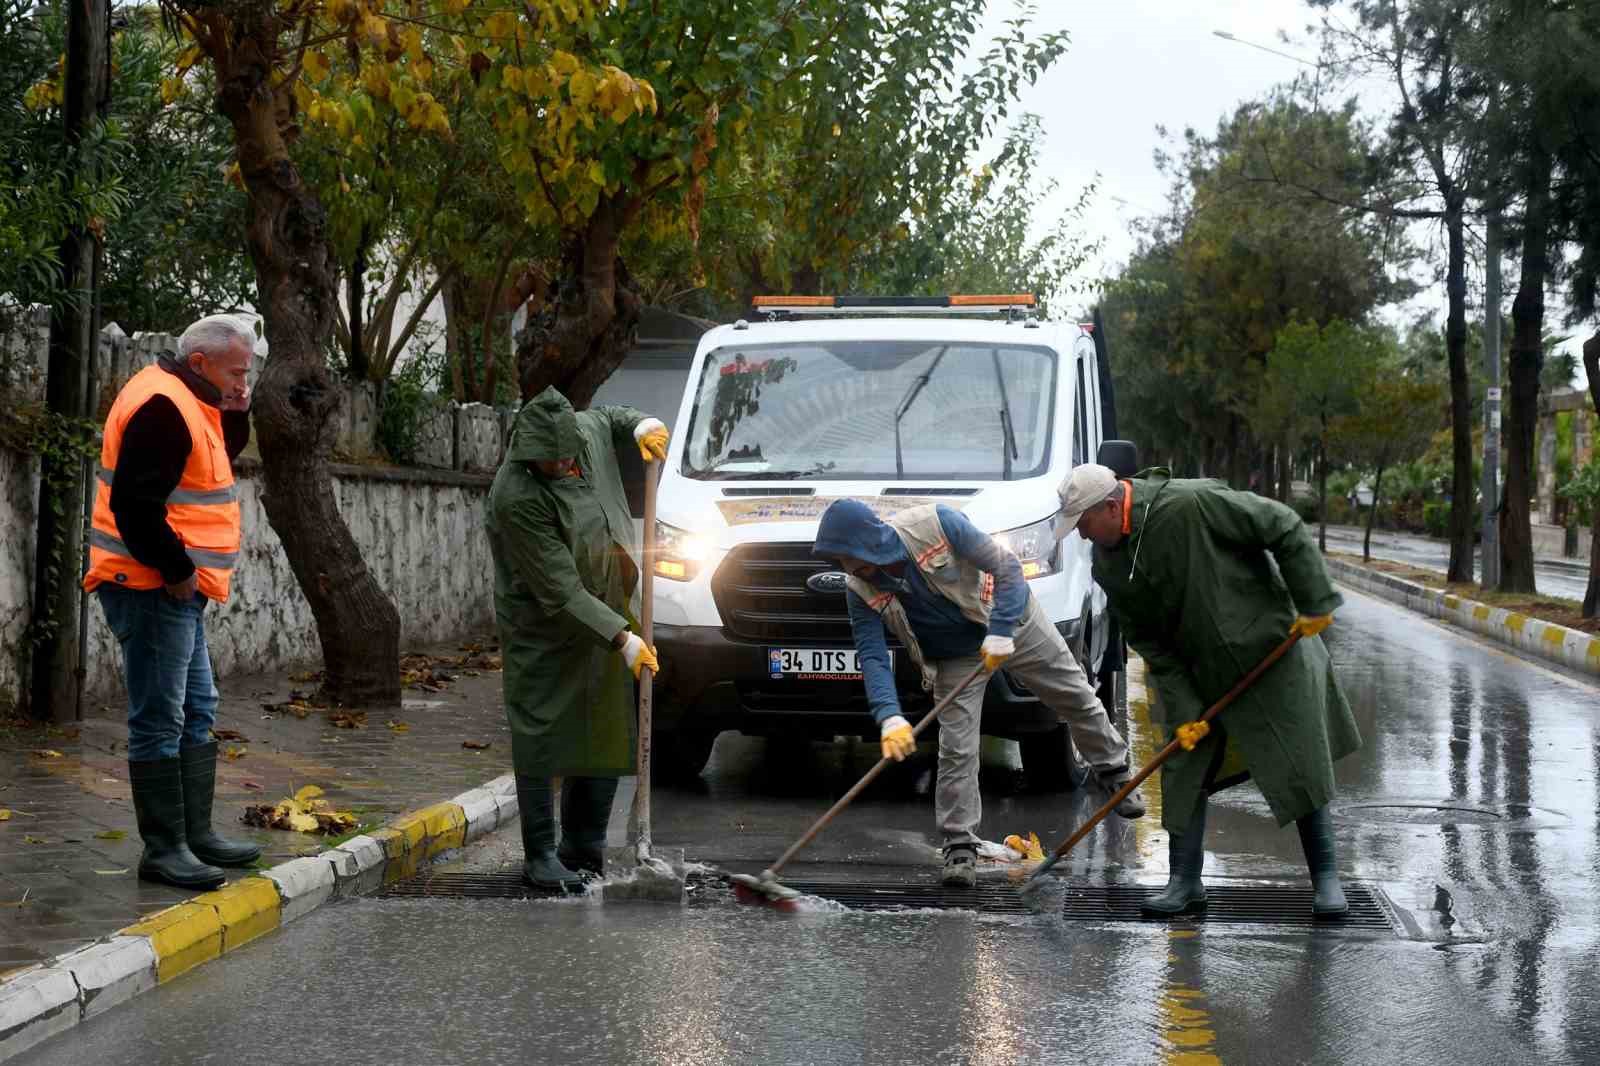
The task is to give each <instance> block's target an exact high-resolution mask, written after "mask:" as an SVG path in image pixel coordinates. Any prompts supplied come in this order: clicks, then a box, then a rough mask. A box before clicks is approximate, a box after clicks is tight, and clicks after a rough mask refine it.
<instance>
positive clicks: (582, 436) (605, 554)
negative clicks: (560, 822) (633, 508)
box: [488, 388, 645, 777]
mask: <svg viewBox="0 0 1600 1066" xmlns="http://www.w3.org/2000/svg"><path fill="white" fill-rule="evenodd" d="M644 418H645V415H643V414H641V413H640V412H638V411H635V410H634V409H632V408H630V407H599V408H595V409H594V410H590V411H583V412H581V413H574V411H573V410H572V405H571V404H570V403H568V402H567V399H566V397H565V396H562V395H561V394H560V393H559V392H557V391H556V390H555V389H553V388H551V389H546V390H545V391H544V392H542V393H540V394H539V395H538V396H536V397H534V398H533V399H532V400H530V401H529V402H528V403H526V404H524V405H523V407H522V410H521V411H520V412H518V414H517V423H516V429H515V432H514V434H513V436H512V438H511V445H510V447H509V448H507V449H506V458H505V462H503V463H501V464H500V470H499V472H498V473H497V474H496V475H495V479H494V487H493V488H492V489H491V490H490V492H489V507H488V526H489V546H490V548H491V550H492V551H493V553H494V585H495V597H494V600H495V616H496V619H497V621H498V622H499V628H500V644H501V647H502V649H503V655H504V661H505V675H504V685H505V703H506V716H507V717H508V718H509V719H510V722H511V753H512V763H513V765H514V766H515V768H516V771H517V773H520V774H532V775H535V776H541V777H555V776H581V777H620V776H623V775H625V774H631V773H633V772H634V737H635V733H636V729H637V713H636V708H635V704H634V687H633V677H632V675H631V674H630V672H629V670H628V666H627V663H625V662H624V661H623V658H622V656H621V655H620V654H618V653H617V652H616V651H615V650H614V649H613V648H612V647H611V640H612V638H614V637H615V636H616V635H617V633H619V632H620V631H621V630H622V629H623V628H625V627H626V626H628V625H629V623H630V618H629V613H628V603H629V600H630V599H631V597H632V595H633V591H634V588H635V587H636V586H637V585H638V582H639V569H638V566H637V565H636V564H635V563H634V561H633V559H632V557H631V556H630V554H629V545H630V544H631V542H632V540H633V520H632V518H631V516H630V515H629V513H628V502H627V498H626V496H625V494H624V492H623V486H622V473H621V470H620V469H619V467H618V463H617V449H618V448H625V447H626V448H633V447H636V444H635V443H634V440H633V427H634V426H636V425H637V424H638V423H639V422H640V421H641V420H642V419H644ZM553 459H576V460H577V461H578V468H579V470H580V474H579V475H578V476H576V477H568V478H561V479H559V480H552V479H548V478H544V477H542V476H540V475H539V474H538V473H537V472H536V471H534V470H533V469H532V468H531V467H529V466H528V464H529V463H530V462H534V461H537V460H553Z"/></svg>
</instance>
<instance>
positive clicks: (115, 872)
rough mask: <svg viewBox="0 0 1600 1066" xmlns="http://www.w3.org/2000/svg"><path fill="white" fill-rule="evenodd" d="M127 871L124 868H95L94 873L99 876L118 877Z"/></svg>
mask: <svg viewBox="0 0 1600 1066" xmlns="http://www.w3.org/2000/svg"><path fill="white" fill-rule="evenodd" d="M127 872H128V871H127V870H125V869H124V870H96V871H95V873H97V874H99V875H100V876H101V877H120V876H122V875H123V874H125V873H127Z"/></svg>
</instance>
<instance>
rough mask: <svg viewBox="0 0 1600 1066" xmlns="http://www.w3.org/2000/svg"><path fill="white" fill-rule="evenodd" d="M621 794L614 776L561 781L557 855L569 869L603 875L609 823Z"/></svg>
mask: <svg viewBox="0 0 1600 1066" xmlns="http://www.w3.org/2000/svg"><path fill="white" fill-rule="evenodd" d="M616 796H617V779H616V778H614V777H569V778H567V779H566V780H564V781H563V782H562V783H561V846H560V847H559V848H557V849H556V857H557V858H559V859H560V860H561V862H562V865H564V866H566V867H567V868H568V869H572V870H577V871H579V872H583V873H592V874H594V875H596V876H601V875H603V874H604V873H605V865H606V826H607V825H608V824H609V823H610V821H611V804H612V801H613V800H615V799H616Z"/></svg>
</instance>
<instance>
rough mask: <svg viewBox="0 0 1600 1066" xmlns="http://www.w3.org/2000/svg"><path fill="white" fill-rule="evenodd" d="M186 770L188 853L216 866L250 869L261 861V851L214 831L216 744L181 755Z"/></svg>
mask: <svg viewBox="0 0 1600 1066" xmlns="http://www.w3.org/2000/svg"><path fill="white" fill-rule="evenodd" d="M178 762H179V763H180V764H181V765H182V766H183V818H184V824H185V826H186V827H187V828H188V831H189V850H190V851H192V852H194V855H195V858H197V859H199V860H200V861H201V862H209V863H210V864H211V865H213V866H249V865H250V864H251V863H253V862H255V861H256V860H257V859H259V858H261V847H260V845H257V844H250V843H247V842H245V841H240V840H229V839H228V838H227V837H225V836H220V835H218V833H217V832H216V830H214V829H212V828H211V799H212V796H213V795H214V794H215V792H216V788H217V742H216V741H214V740H213V741H212V742H211V743H209V744H196V745H195V746H194V747H192V748H181V749H179V751H178Z"/></svg>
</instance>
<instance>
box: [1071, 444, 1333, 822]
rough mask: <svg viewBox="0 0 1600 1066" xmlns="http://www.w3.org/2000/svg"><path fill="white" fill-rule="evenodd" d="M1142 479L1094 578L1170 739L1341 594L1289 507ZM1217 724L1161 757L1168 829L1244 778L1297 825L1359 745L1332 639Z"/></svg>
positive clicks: (1198, 484)
mask: <svg viewBox="0 0 1600 1066" xmlns="http://www.w3.org/2000/svg"><path fill="white" fill-rule="evenodd" d="M1132 484H1133V513H1132V521H1131V532H1130V533H1129V535H1128V536H1126V537H1124V538H1123V540H1122V542H1121V543H1120V544H1119V545H1118V546H1117V547H1115V548H1111V549H1109V550H1108V549H1105V548H1100V547H1098V546H1097V547H1096V548H1095V549H1094V577H1095V580H1096V581H1098V582H1099V583H1100V586H1101V587H1102V588H1103V589H1105V590H1106V594H1107V595H1108V596H1109V597H1110V599H1111V610H1112V614H1113V615H1114V616H1115V617H1116V619H1117V623H1118V624H1119V625H1120V626H1121V627H1122V633H1123V635H1124V636H1125V637H1126V638H1127V640H1128V643H1129V644H1130V645H1132V647H1133V649H1134V650H1135V651H1137V652H1138V653H1139V655H1140V656H1141V657H1142V658H1143V659H1144V661H1145V665H1146V666H1147V668H1148V670H1149V677H1150V680H1151V681H1152V682H1153V684H1154V685H1155V688H1156V692H1157V695H1158V696H1159V703H1160V706H1161V713H1162V718H1163V720H1164V722H1165V724H1166V726H1167V736H1168V739H1169V740H1170V739H1171V738H1172V736H1173V733H1174V730H1175V729H1176V728H1177V726H1179V725H1181V724H1183V723H1184V722H1191V721H1194V720H1195V719H1196V718H1199V717H1200V715H1201V714H1202V713H1204V711H1205V709H1206V708H1207V707H1209V706H1210V705H1211V704H1212V703H1214V702H1216V700H1218V699H1220V698H1221V697H1222V696H1223V695H1225V694H1226V693H1227V692H1228V690H1229V689H1231V688H1232V687H1233V686H1234V685H1235V684H1237V683H1238V681H1239V680H1240V679H1241V678H1243V677H1244V676H1245V674H1247V673H1249V672H1250V670H1251V669H1252V668H1254V667H1255V665H1256V664H1257V663H1259V662H1260V661H1261V660H1262V659H1264V658H1265V657H1266V655H1267V653H1268V652H1270V651H1272V649H1273V648H1274V647H1276V646H1277V645H1278V644H1279V643H1281V642H1282V641H1283V639H1284V638H1285V637H1287V636H1288V635H1289V628H1290V626H1292V625H1293V624H1294V620H1295V617H1296V616H1297V615H1300V614H1304V615H1323V614H1329V613H1331V612H1332V611H1333V610H1334V609H1335V608H1337V607H1338V606H1339V605H1340V604H1342V603H1343V602H1344V600H1343V598H1342V597H1341V596H1340V595H1339V593H1338V592H1337V591H1336V590H1335V589H1334V587H1333V584H1332V582H1330V581H1329V579H1328V573H1327V570H1326V568H1325V567H1324V566H1323V564H1322V556H1321V554H1320V553H1319V552H1318V551H1317V547H1316V545H1315V544H1314V543H1313V542H1312V540H1311V537H1310V535H1309V534H1308V533H1307V531H1306V529H1305V526H1304V524H1303V523H1302V522H1301V521H1300V517H1299V516H1298V515H1296V514H1295V513H1294V512H1293V511H1292V510H1290V509H1289V508H1287V507H1285V506H1284V505H1282V504H1281V503H1278V502H1276V501H1274V500H1268V499H1264V498H1262V497H1260V496H1257V495H1255V494H1254V493H1250V492H1236V491H1234V490H1232V489H1229V488H1228V487H1227V486H1226V485H1225V484H1223V483H1222V482H1219V481H1202V480H1186V479H1169V478H1167V477H1165V476H1161V475H1158V474H1155V473H1154V472H1152V471H1146V472H1145V474H1144V475H1141V476H1140V477H1136V478H1134V479H1133V482H1132ZM1274 562H1276V566H1274V565H1273V564H1274ZM1217 720H1218V722H1219V723H1220V725H1221V726H1222V729H1221V731H1220V732H1219V731H1217V730H1213V732H1212V733H1211V735H1210V736H1209V737H1207V738H1206V739H1205V740H1203V741H1202V742H1201V743H1200V744H1199V746H1198V747H1196V748H1195V750H1194V751H1190V752H1185V751H1179V752H1178V753H1177V754H1176V755H1174V756H1173V757H1172V758H1171V759H1169V760H1167V762H1166V764H1165V765H1163V766H1162V769H1161V792H1162V816H1161V823H1162V825H1163V826H1165V827H1166V828H1167V829H1168V830H1169V831H1171V832H1182V831H1183V829H1184V827H1185V826H1186V825H1187V824H1188V821H1189V818H1190V815H1191V814H1192V813H1193V811H1194V808H1195V804H1196V802H1197V801H1198V800H1199V797H1200V791H1201V789H1202V788H1204V789H1207V790H1208V791H1216V790H1217V789H1219V788H1226V787H1228V786H1229V785H1232V784H1237V783H1238V782H1240V781H1243V780H1245V779H1246V778H1247V777H1249V778H1253V779H1254V780H1255V782H1256V784H1257V785H1258V786H1259V787H1260V789H1261V792H1262V795H1264V796H1265V797H1266V799H1267V803H1268V804H1269V805H1270V806H1271V808H1272V813H1273V815H1274V816H1275V817H1276V818H1277V820H1278V824H1279V825H1287V824H1288V823H1289V822H1291V821H1294V820H1296V819H1298V818H1301V817H1303V816H1305V815H1307V814H1311V813H1312V812H1314V811H1316V810H1317V809H1318V808H1320V807H1322V806H1324V805H1326V804H1327V803H1328V801H1329V800H1331V799H1332V798H1333V795H1334V780H1333V764H1334V762H1335V761H1337V760H1339V759H1341V758H1343V757H1344V756H1346V755H1349V754H1350V753H1351V752H1353V751H1355V750H1356V749H1357V748H1359V747H1360V746H1361V733H1360V730H1359V729H1358V728H1357V726H1356V722H1355V717H1354V716H1353V715H1352V714H1351V712H1350V705H1349V703H1348V702H1347V701H1346V700H1345V698H1344V693H1342V692H1340V691H1339V686H1338V684H1337V682H1335V680H1334V676H1333V667H1332V663H1331V662H1330V660H1329V658H1328V649H1327V647H1326V646H1325V645H1324V644H1323V642H1322V638H1321V637H1310V638H1306V639H1302V640H1301V641H1300V642H1299V643H1298V644H1296V645H1295V646H1294V648H1293V650H1291V651H1290V652H1289V654H1288V655H1286V656H1284V657H1283V658H1282V659H1280V660H1279V661H1278V662H1277V663H1276V664H1275V665H1274V666H1273V667H1272V669H1270V670H1268V671H1267V672H1266V673H1265V674H1263V675H1262V676H1261V678H1260V679H1259V680H1258V681H1257V682H1256V683H1255V684H1254V685H1253V686H1252V687H1251V688H1249V689H1248V690H1246V691H1245V692H1244V693H1243V694H1241V695H1240V696H1239V697H1238V699H1236V700H1235V701H1234V702H1233V703H1232V704H1231V705H1230V706H1229V707H1228V709H1227V710H1225V711H1223V712H1222V714H1221V715H1219V716H1218V719H1217ZM1223 744H1225V745H1226V751H1224V750H1222V745H1223ZM1241 771H1243V772H1241Z"/></svg>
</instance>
